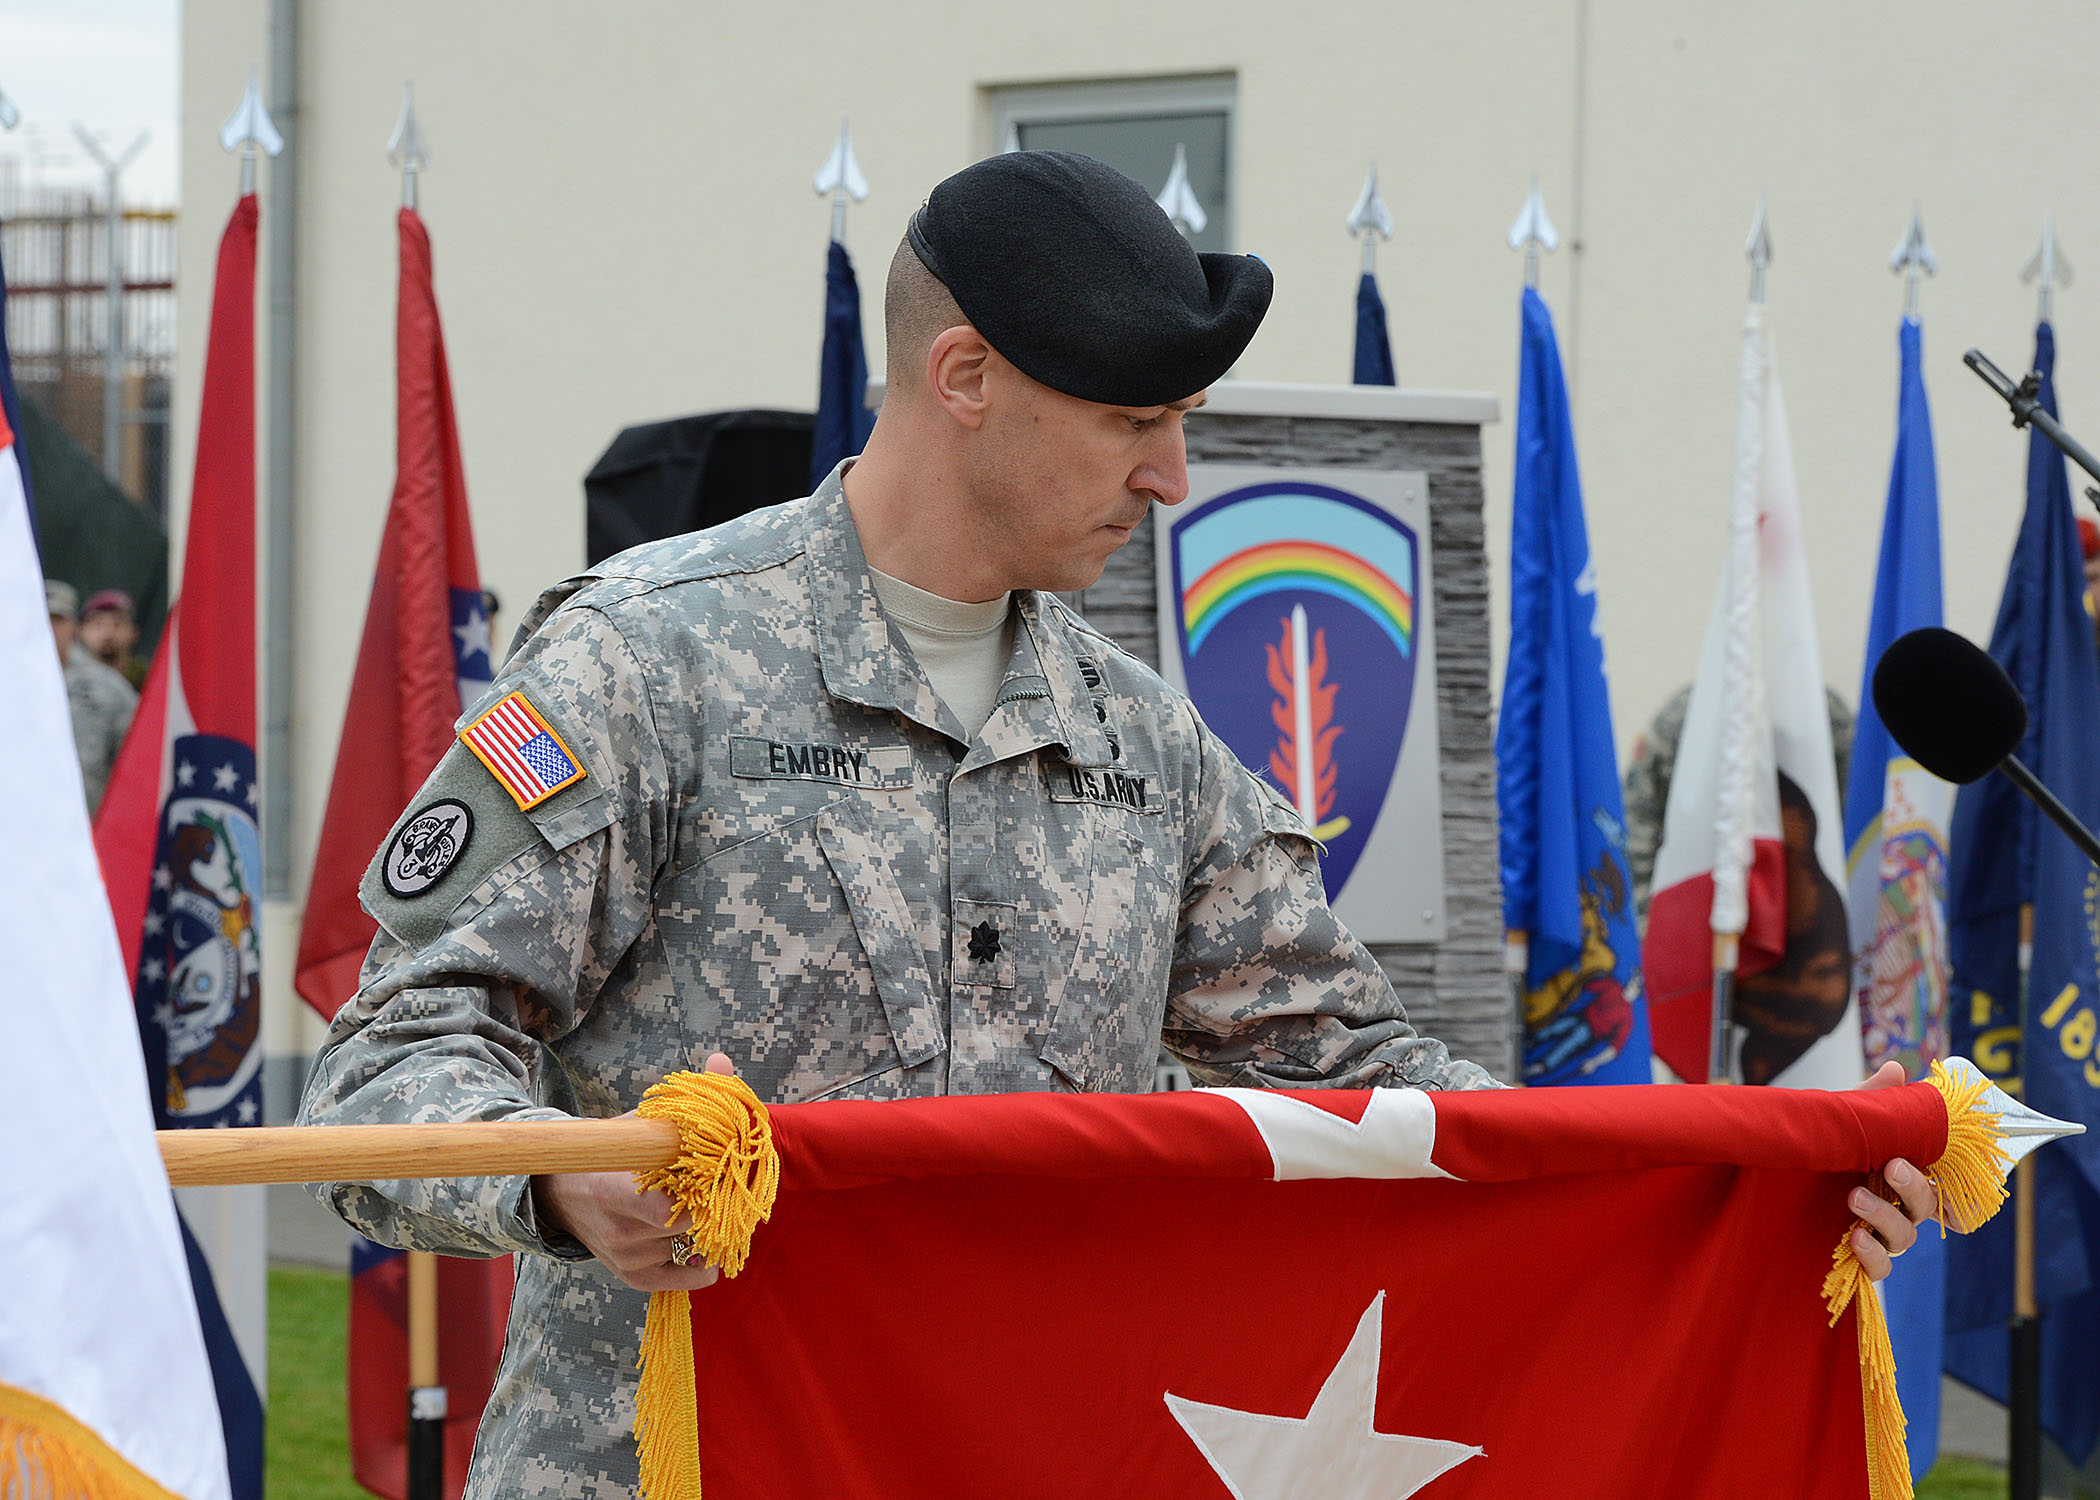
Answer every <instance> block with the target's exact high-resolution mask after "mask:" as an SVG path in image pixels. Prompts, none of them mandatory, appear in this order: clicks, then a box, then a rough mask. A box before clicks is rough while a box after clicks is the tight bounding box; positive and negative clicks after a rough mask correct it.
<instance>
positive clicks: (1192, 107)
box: [987, 74, 1239, 250]
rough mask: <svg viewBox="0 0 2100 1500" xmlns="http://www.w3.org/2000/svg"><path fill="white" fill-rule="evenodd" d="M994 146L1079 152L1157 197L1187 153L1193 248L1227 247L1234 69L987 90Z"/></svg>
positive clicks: (1235, 90) (1235, 92) (1235, 87)
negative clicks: (1198, 214)
mask: <svg viewBox="0 0 2100 1500" xmlns="http://www.w3.org/2000/svg"><path fill="white" fill-rule="evenodd" d="M987 92H988V94H989V96H990V100H991V109H992V139H991V147H992V149H993V150H994V151H1004V150H1006V149H1008V148H1009V147H1011V146H1014V145H1018V146H1019V147H1020V148H1021V149H1022V150H1024V151H1077V152H1079V153H1080V154H1082V155H1085V156H1092V157H1096V158H1098V159H1099V160H1101V161H1105V162H1107V163H1108V164H1109V165H1110V166H1112V167H1114V168H1115V169H1116V170H1117V171H1119V172H1123V173H1127V174H1128V175H1129V176H1131V177H1135V178H1136V179H1137V180H1138V181H1139V182H1142V183H1143V184H1144V185H1145V186H1146V187H1147V188H1149V189H1150V190H1151V191H1152V194H1153V196H1155V197H1157V196H1158V195H1159V193H1160V192H1161V190H1163V189H1164V188H1165V187H1166V185H1167V177H1168V175H1169V174H1170V173H1171V172H1172V171H1173V169H1174V148H1175V147H1176V146H1180V147H1182V148H1183V149H1185V150H1186V152H1187V153H1188V172H1189V186H1190V187H1191V188H1193V189H1194V190H1195V193H1196V201H1197V202H1199V203H1201V204H1202V205H1203V211H1204V213H1205V215H1206V216H1207V222H1206V223H1205V225H1204V227H1203V229H1202V230H1201V231H1199V232H1197V233H1194V234H1191V235H1190V236H1189V239H1190V242H1191V243H1192V244H1194V245H1195V247H1196V248H1197V249H1198V250H1230V249H1231V248H1232V246H1233V239H1232V198H1233V194H1232V177H1233V121H1234V116H1235V114H1236V112H1237V99H1238V94H1239V88H1238V84H1237V82H1236V81H1235V79H1234V78H1233V76H1232V75H1231V74H1222V75H1217V76H1212V77H1205V78H1147V79H1129V80H1124V81H1120V82H1106V83H1062V84H1030V85H1024V86H1016V87H1012V88H994V89H990V90H988V91H987Z"/></svg>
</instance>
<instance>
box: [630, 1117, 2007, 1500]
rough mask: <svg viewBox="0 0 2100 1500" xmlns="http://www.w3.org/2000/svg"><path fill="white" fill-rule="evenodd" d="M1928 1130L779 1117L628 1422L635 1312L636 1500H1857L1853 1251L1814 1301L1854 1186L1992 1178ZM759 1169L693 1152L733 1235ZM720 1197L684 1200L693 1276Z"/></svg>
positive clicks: (673, 1320)
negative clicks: (860, 1498)
mask: <svg viewBox="0 0 2100 1500" xmlns="http://www.w3.org/2000/svg"><path fill="white" fill-rule="evenodd" d="M725 1086H727V1081H726V1080H725V1081H722V1082H721V1083H716V1084H711V1085H707V1086H706V1087H707V1089H708V1090H709V1091H710V1092H709V1093H708V1094H706V1095H703V1097H702V1099H701V1100H700V1101H699V1102H701V1103H703V1104H704V1105H705V1106H707V1107H710V1108H712V1110H713V1115H712V1121H713V1122H714V1123H716V1124H718V1123H719V1121H720V1120H721V1118H722V1114H721V1110H720V1105H721V1103H722V1097H721V1092H720V1091H721V1090H722V1089H723V1088H724V1087H725ZM667 1087H668V1089H669V1090H671V1091H676V1090H681V1089H687V1088H691V1089H693V1090H695V1092H696V1093H697V1092H699V1091H700V1089H701V1085H698V1084H695V1083H694V1082H693V1081H692V1079H691V1077H690V1075H688V1076H687V1077H684V1078H681V1079H678V1080H674V1081H673V1082H672V1084H671V1085H669V1086H667ZM657 1092H658V1094H659V1095H663V1094H665V1093H666V1090H659V1091H657ZM674 1098H675V1095H674ZM674 1098H667V1099H665V1100H664V1101H663V1102H664V1105H666V1106H668V1107H660V1106H659V1104H658V1102H657V1101H656V1100H652V1102H651V1103H650V1104H648V1105H645V1106H644V1108H643V1113H644V1114H670V1115H672V1116H673V1117H674V1118H681V1119H682V1120H684V1119H685V1116H683V1115H681V1113H680V1110H679V1107H678V1106H677V1104H676V1103H675V1102H674ZM1950 1112H1952V1111H1950V1109H1949V1107H1948V1106H1946V1105H1945V1104H1944V1103H1943V1100H1942V1096H1941V1093H1940V1092H1939V1089H1938V1087H1937V1086H1936V1085H1934V1084H1919V1085H1914V1086H1912V1087H1910V1088H1907V1089H1890V1090H1877V1091H1872V1092H1866V1093H1822V1092H1809V1091H1796V1090H1768V1089H1706V1088H1681V1089H1668V1090H1656V1089H1652V1088H1644V1087H1639V1086H1632V1087H1603V1088H1597V1089H1583V1090H1559V1089H1552V1090H1546V1089H1540V1090H1526V1091H1515V1090H1511V1091H1507V1092H1500V1091H1498V1092H1489V1093H1468V1094H1431V1093H1425V1092H1418V1091H1413V1090H1402V1089H1381V1090H1374V1091H1370V1092H1358V1093H1342V1092H1318V1091H1308V1092H1302V1093H1270V1092H1265V1091H1260V1090H1238V1089H1229V1090H1218V1091H1197V1092H1194V1093H1181V1094H1158V1095H1147V1096H1116V1095H1084V1096H1079V1097H1076V1098H1075V1097H1071V1096H1062V1095H1042V1094H1034V1095H1008V1096H995V1097H976V1098H963V1097H950V1098H933V1099H923V1100H909V1101H903V1102H890V1103H864V1102H838V1101H833V1102H826V1103H822V1104H814V1105H797V1106H785V1107H781V1108H777V1109H774V1110H772V1111H771V1112H770V1122H771V1131H772V1136H773V1140H774V1142H775V1143H776V1144H777V1148H778V1167H779V1178H778V1198H777V1201H776V1202H775V1203H774V1205H773V1212H772V1215H771V1219H770V1221H769V1222H767V1223H765V1224H763V1225H762V1226H761V1227H759V1228H758V1230H757V1232H756V1235H755V1237H754V1238H753V1239H752V1240H751V1241H750V1248H749V1261H748V1264H746V1265H745V1266H744V1267H743V1269H742V1271H741V1273H740V1274H738V1275H736V1276H735V1277H734V1278H733V1279H727V1280H724V1281H722V1282H720V1283H718V1284H717V1285H715V1286H713V1287H710V1288H708V1289H707V1290H705V1291H701V1292H696V1293H694V1294H692V1296H691V1299H690V1332H691V1350H690V1353H691V1359H692V1368H693V1374H692V1375H691V1377H690V1380H689V1382H688V1384H689V1385H690V1387H691V1389H692V1393H693V1395H692V1407H691V1408H681V1407H679V1406H676V1405H674V1404H672V1403H669V1402H663V1401H659V1400H658V1397H657V1395H656V1393H657V1392H659V1391H666V1390H669V1389H671V1388H672V1382H673V1381H675V1379H676V1378H677V1377H676V1376H675V1374H674V1373H673V1371H674V1369H675V1367H676V1365H677V1363H678V1355H679V1351H678V1350H677V1348H676V1345H677V1344H678V1343H680V1342H682V1341H681V1340H680V1339H679V1338H678V1337H677V1334H676V1333H675V1332H672V1331H668V1330H675V1329H677V1328H679V1327H680V1326H682V1324H681V1322H680V1320H678V1319H677V1317H676V1314H675V1312H673V1313H671V1314H670V1315H668V1316H666V1317H664V1318H663V1319H662V1320H661V1321H660V1322H659V1321H656V1320H657V1309H656V1308H652V1329H651V1334H650V1344H649V1347H648V1348H647V1349H646V1350H645V1353H644V1373H643V1381H642V1388H643V1394H642V1414H641V1420H642V1422H643V1424H644V1426H643V1429H642V1430H643V1433H644V1437H645V1440H646V1441H645V1448H644V1463H643V1475H644V1486H645V1488H646V1489H647V1490H648V1494H649V1500H679V1496H680V1495H681V1493H682V1492H683V1490H684V1489H686V1488H687V1487H686V1486H683V1485H682V1484H681V1483H680V1480H679V1475H678V1469H679V1467H680V1465H679V1461H678V1458H677V1451H678V1448H679V1446H680V1444H679V1440H678V1437H677V1433H678V1428H679V1424H680V1423H681V1422H685V1423H696V1424H697V1454H698V1459H699V1465H698V1467H699V1473H700V1477H701V1479H702V1480H703V1481H704V1484H705V1490H706V1494H707V1496H708V1500H738V1497H743V1496H758V1495H763V1496H767V1497H770V1500H803V1497H808V1500H815V1497H819V1496H824V1497H829V1496H834V1495H906V1494H912V1495H994V1494H996V1495H999V1496H1002V1497H1037V1496H1040V1497H1044V1500H1053V1497H1054V1500H1069V1497H1071V1496H1075V1495H1111V1494H1120V1495H1146V1496H1156V1497H1189V1500H1198V1497H1201V1500H1210V1497H1214V1496H1217V1495H1220V1494H1223V1493H1225V1492H1226V1491H1227V1490H1229V1491H1230V1493H1232V1494H1234V1495H1237V1496H1240V1497H1242V1500H1265V1497H1282V1496H1309V1495H1320V1496H1324V1497H1332V1500H1350V1497H1365V1500H1369V1497H1375V1500H1398V1497H1400V1496H1405V1495H1411V1494H1414V1493H1415V1492H1416V1491H1417V1490H1418V1489H1419V1490H1421V1491H1422V1493H1423V1494H1425V1495H1426V1496H1428V1497H1431V1500H1465V1497H1468V1496H1494V1497H1505V1496H1512V1495H1552V1496H1557V1497H1567V1496H1598V1497H1606V1496H1609V1497H1622V1496H1627V1495H1671V1496H1693V1497H1700V1496H1711V1497H1716V1500H1719V1497H1730V1500H1733V1497H1737V1496H1741V1495H1753V1494H1786V1495H1802V1494H1814V1495H1843V1496H1851V1497H1862V1500H1864V1497H1865V1496H1866V1495H1867V1494H1868V1465H1869V1462H1870V1458H1869V1455H1870V1453H1871V1452H1875V1451H1877V1450H1876V1449H1875V1446H1874V1445H1875V1441H1876V1438H1877V1435H1878V1437H1879V1439H1880V1442H1881V1446H1880V1448H1879V1449H1878V1452H1879V1454H1880V1467H1881V1474H1882V1478H1883V1479H1884V1480H1885V1481H1886V1480H1887V1479H1888V1478H1889V1477H1890V1470H1889V1467H1888V1466H1889V1465H1890V1464H1894V1465H1897V1466H1900V1465H1901V1463H1902V1441H1901V1436H1900V1418H1895V1419H1893V1420H1892V1419H1891V1416H1890V1409H1889V1408H1888V1407H1887V1406H1886V1405H1884V1404H1882V1401H1883V1393H1884V1392H1885V1391H1887V1390H1888V1389H1889V1387H1890V1386H1891V1385H1892V1381H1890V1380H1887V1379H1884V1378H1882V1377H1881V1375H1880V1373H1879V1372H1880V1371H1881V1369H1883V1368H1884V1367H1883V1366H1881V1365H1879V1364H1877V1365H1876V1366H1875V1367H1874V1368H1875V1370H1876V1379H1875V1383H1874V1384H1873V1386H1872V1387H1871V1389H1872V1391H1873V1393H1874V1394H1873V1396H1872V1397H1871V1398H1870V1397H1869V1396H1868V1394H1867V1392H1868V1390H1869V1389H1870V1387H1869V1383H1868V1379H1867V1377H1866V1376H1865V1375H1864V1374H1863V1369H1864V1368H1865V1367H1866V1364H1867V1360H1866V1353H1867V1351H1868V1348H1869V1346H1870V1345H1871V1344H1873V1343H1874V1340H1875V1339H1877V1338H1878V1339H1879V1340H1880V1342H1879V1344H1878V1348H1879V1349H1880V1350H1882V1351H1885V1350H1886V1335H1885V1331H1884V1330H1881V1329H1880V1325H1879V1322H1878V1319H1877V1318H1876V1317H1875V1316H1874V1314H1875V1312H1876V1310H1877V1307H1878V1304H1877V1302H1876V1299H1875V1297H1874V1295H1873V1294H1872V1293H1871V1292H1864V1293H1863V1294H1861V1293H1860V1289H1861V1288H1862V1287H1863V1286H1864V1281H1863V1273H1862V1272H1859V1271H1858V1268H1857V1262H1856V1261H1852V1260H1851V1259H1850V1254H1849V1251H1847V1252H1846V1255H1845V1257H1844V1258H1843V1259H1842V1260H1841V1261H1840V1262H1839V1268H1840V1270H1842V1271H1843V1272H1844V1278H1845V1279H1844V1281H1843V1287H1844V1288H1845V1289H1847V1290H1849V1291H1850V1292H1851V1293H1853V1294H1855V1295H1856V1296H1857V1301H1856V1302H1849V1303H1848V1302H1845V1301H1840V1302H1838V1303H1837V1311H1836V1316H1835V1317H1833V1315H1832V1313H1831V1311H1830V1309H1829V1308H1828V1307H1826V1301H1825V1296H1824V1295H1822V1294H1821V1293H1820V1292H1819V1288H1823V1284H1824V1280H1825V1276H1826V1273H1829V1272H1831V1271H1832V1267H1833V1257H1832V1250H1833V1247H1834V1246H1836V1245H1838V1244H1839V1242H1840V1241H1841V1240H1842V1239H1844V1237H1845V1236H1846V1234H1847V1232H1848V1230H1849V1229H1850V1227H1851V1225H1852V1224H1853V1222H1854V1219H1853V1215H1852V1213H1851V1210H1850V1209H1849V1207H1848V1206H1847V1194H1848V1192H1849V1191H1850V1190H1851V1189H1852V1188H1853V1187H1855V1186H1856V1185H1857V1184H1858V1183H1859V1181H1860V1180H1861V1177H1862V1175H1863V1174H1864V1173H1866V1172H1868V1171H1869V1170H1870V1169H1872V1168H1874V1167H1876V1166H1877V1165H1879V1164H1880V1163H1883V1162H1886V1161H1887V1160H1889V1159H1890V1158H1891V1157H1894V1156H1899V1155H1900V1156H1904V1157H1906V1158H1907V1159H1909V1160H1911V1161H1913V1162H1920V1163H1925V1162H1935V1161H1939V1160H1941V1159H1942V1158H1943V1156H1944V1157H1945V1158H1946V1159H1947V1160H1948V1161H1949V1162H1950V1163H1954V1162H1959V1163H1963V1164H1966V1163H1967V1162H1969V1161H1970V1160H1971V1153H1972V1151H1977V1150H1985V1149H1987V1148H1986V1147H1978V1146H1975V1145H1974V1144H1973V1142H1974V1141H1975V1140H1976V1139H1977V1138H1978V1137H1979V1136H1980V1134H1981V1129H1980V1127H1977V1126H1974V1125H1973V1121H1974V1119H1975V1116H1974V1115H1973V1114H1971V1113H1970V1112H1969V1111H1968V1110H1967V1109H1962V1110H1961V1111H1960V1114H1961V1118H1962V1119H1963V1120H1964V1121H1965V1124H1964V1127H1963V1129H1962V1131H1961V1132H1959V1135H1960V1145H1959V1149H1958V1150H1957V1149H1955V1148H1950V1146H1949V1140H1950V1134H1953V1133H1952V1132H1950V1129H1949V1125H1948V1120H1949V1116H1950ZM702 1118H703V1116H702V1113H701V1111H700V1110H699V1109H695V1110H694V1111H692V1112H691V1120H690V1122H689V1123H687V1124H686V1129H687V1136H686V1140H687V1146H686V1149H687V1150H688V1151H693V1150H694V1149H695V1148H694V1141H695V1140H696V1139H697V1138H698V1134H699V1132H698V1131H696V1130H695V1129H694V1126H695V1125H697V1124H698V1123H699V1121H700V1120H701V1119H702ZM758 1133H759V1132H758V1131H757V1130H756V1129H754V1130H753V1131H752V1132H751V1133H749V1134H747V1135H746V1136H745V1137H744V1139H743V1140H742V1141H741V1142H739V1143H737V1144H736V1145H735V1146H733V1147H732V1148H731V1149H729V1150H728V1151H727V1152H723V1150H722V1148H721V1147H720V1146H719V1145H717V1146H715V1147H714V1150H715V1152H716V1153H717V1154H725V1155H727V1156H728V1157H729V1159H730V1160H731V1161H732V1162H738V1163H741V1162H746V1161H755V1162H757V1163H758V1166H757V1167H756V1168H755V1169H753V1170H752V1178H753V1180H755V1181H756V1182H757V1183H758V1190H757V1195H756V1198H755V1200H753V1201H754V1203H755V1204H761V1205H762V1204H763V1202H764V1197H765V1188H764V1172H765V1158H766V1153H765V1151H764V1148H763V1145H762V1144H761V1145H759V1146H758V1147H757V1149H756V1150H753V1149H752V1146H753V1141H754V1139H755V1137H756V1135H757V1134H758ZM711 1139H712V1140H713V1141H716V1142H719V1141H720V1140H721V1139H722V1132H721V1131H720V1130H719V1129H715V1130H713V1131H712V1132H711ZM744 1170H745V1169H744V1168H743V1167H741V1166H739V1167H737V1168H736V1169H735V1170H734V1172H733V1173H732V1174H731V1179H730V1181H729V1182H728V1183H727V1184H726V1185H725V1183H724V1181H723V1174H720V1173H715V1172H712V1171H709V1170H707V1169H706V1168H705V1166H704V1165H703V1169H702V1172H701V1174H700V1175H701V1176H702V1177H703V1178H704V1179H705V1186H704V1188H701V1189H697V1190H696V1191H695V1192H694V1194H693V1196H692V1197H691V1198H690V1199H687V1200H686V1201H689V1202H696V1203H698V1204H700V1207H699V1209H698V1215H697V1216H698V1217H699V1218H700V1219H701V1222H702V1228H701V1229H700V1230H698V1231H696V1232H695V1233H696V1238H701V1239H703V1241H705V1242H706V1244H709V1245H712V1243H713V1242H712V1241H708V1240H706V1237H707V1236H708V1235H709V1234H711V1233H712V1232H713V1228H714V1226H715V1225H716V1224H719V1223H720V1222H722V1217H721V1216H722V1215H725V1214H726V1215H732V1216H733V1215H734V1214H735V1212H736V1209H735V1208H734V1206H733V1205H732V1206H731V1207H730V1208H728V1209H721V1208H717V1207H716V1206H715V1205H720V1204H725V1203H730V1202H731V1200H732V1198H733V1197H734V1195H735V1194H736V1193H737V1191H738V1189H737V1186H736V1179H738V1178H741V1177H742V1176H743V1175H744ZM1957 1175H1958V1174H1956V1173H1954V1172H1953V1171H1952V1170H1951V1169H1950V1170H1949V1173H1948V1178H1947V1180H1950V1181H1952V1180H1955V1178H1956V1176H1957ZM702 1193H704V1194H705V1197H704V1198H703V1197H702V1196H701V1195H702ZM1988 1197H1989V1192H1988V1185H1986V1186H1985V1187H1984V1188H1983V1189H1981V1190H1980V1191H1979V1201H1981V1200H1984V1199H1988ZM1948 1202H1949V1204H1950V1208H1949V1217H1950V1219H1952V1220H1955V1221H1956V1222H1973V1217H1974V1216H1973V1215H1971V1214H1970V1213H1969V1211H1968V1209H1967V1207H1966V1206H1963V1207H1960V1208H1957V1207H1955V1206H1954V1202H1955V1200H1954V1197H1953V1196H1952V1194H1951V1192H1950V1197H1949V1199H1948ZM754 1211H756V1209H754ZM712 1253H714V1254H715V1255H717V1256H718V1258H720V1259H722V1261H723V1263H724V1264H727V1265H729V1266H732V1267H734V1266H735V1265H736V1262H737V1257H736V1253H735V1249H734V1247H733V1246H728V1247H724V1246H719V1245H717V1246H714V1248H713V1251H712ZM1826 1290H1827V1289H1826ZM675 1295H676V1294H665V1298H666V1300H665V1301H664V1302H663V1303H661V1304H660V1305H661V1306H665V1307H669V1308H672V1309H675V1305H676V1304H675V1301H673V1300H670V1299H671V1298H673V1297H675ZM1861 1308H1864V1312H1862V1311H1861V1310H1860V1309H1861ZM1861 1317H1865V1318H1866V1320H1867V1321H1866V1328H1865V1329H1864V1330H1863V1329H1862V1328H1861V1327H1860V1326H1859V1325H1858V1319H1860V1318H1861ZM1833 1323H1835V1326H1834V1327H1833V1326H1832V1325H1833ZM1892 1425H1893V1426H1895V1427H1897V1428H1898V1431H1897V1432H1896V1434H1895V1436H1894V1437H1893V1446H1891V1445H1890V1444H1891V1438H1890V1428H1891V1426H1892ZM692 1430H693V1429H692V1428H691V1427H690V1426H689V1427H687V1428H686V1431H687V1432H689V1433H690V1432H691V1431H692ZM685 1451H688V1452H691V1451H693V1450H692V1449H690V1448H688V1449H686V1450H685ZM1883 1493H1888V1494H1894V1493H1896V1490H1895V1489H1893V1488H1891V1489H1886V1490H1884V1491H1883Z"/></svg>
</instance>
